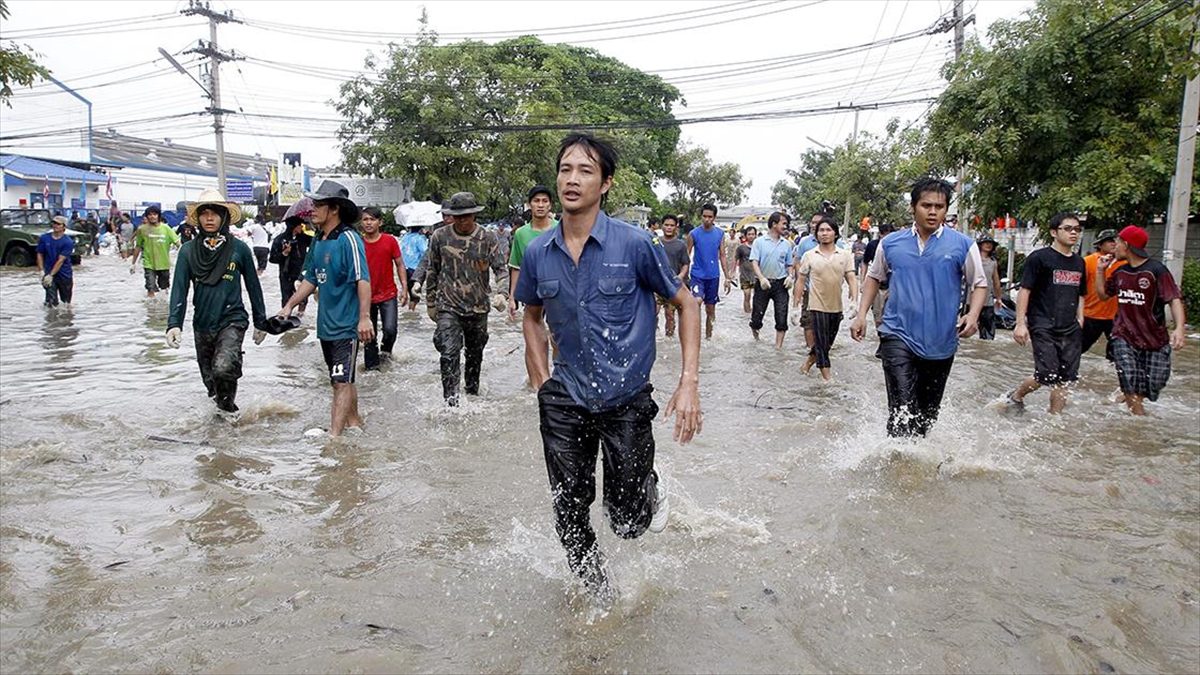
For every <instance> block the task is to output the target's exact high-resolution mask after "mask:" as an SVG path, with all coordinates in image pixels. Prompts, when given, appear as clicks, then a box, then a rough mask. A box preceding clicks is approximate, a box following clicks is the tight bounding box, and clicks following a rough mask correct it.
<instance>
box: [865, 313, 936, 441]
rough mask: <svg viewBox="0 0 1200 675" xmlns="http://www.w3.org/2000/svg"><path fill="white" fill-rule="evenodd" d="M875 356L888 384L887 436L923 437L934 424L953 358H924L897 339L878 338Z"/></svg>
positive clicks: (882, 336) (884, 336) (883, 336)
mask: <svg viewBox="0 0 1200 675" xmlns="http://www.w3.org/2000/svg"><path fill="white" fill-rule="evenodd" d="M875 356H877V357H879V358H880V359H881V360H882V361H883V380H884V383H885V384H886V385H887V397H888V423H887V432H888V436H893V437H906V436H924V435H925V434H927V433H929V429H930V428H932V427H933V423H934V422H936V421H937V418H938V412H939V411H940V410H941V407H942V394H944V393H945V391H946V380H947V379H948V378H949V377H950V367H951V366H952V365H954V357H953V356H951V357H950V358H948V359H923V358H921V357H919V356H917V355H916V354H914V353H913V352H912V350H910V349H909V348H908V345H906V344H904V341H903V340H901V339H900V338H897V337H891V336H887V335H881V336H880V337H879V349H878V351H876V352H875Z"/></svg>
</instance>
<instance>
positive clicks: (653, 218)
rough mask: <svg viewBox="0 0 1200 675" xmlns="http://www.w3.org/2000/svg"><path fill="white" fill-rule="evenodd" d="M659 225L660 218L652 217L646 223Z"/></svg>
mask: <svg viewBox="0 0 1200 675" xmlns="http://www.w3.org/2000/svg"><path fill="white" fill-rule="evenodd" d="M658 223H659V220H658V216H650V219H649V220H647V221H646V224H647V225H657V224H658Z"/></svg>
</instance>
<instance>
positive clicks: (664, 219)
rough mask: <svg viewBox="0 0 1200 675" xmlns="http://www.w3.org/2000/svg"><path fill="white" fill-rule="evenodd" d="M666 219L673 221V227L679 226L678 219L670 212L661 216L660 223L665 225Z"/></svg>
mask: <svg viewBox="0 0 1200 675" xmlns="http://www.w3.org/2000/svg"><path fill="white" fill-rule="evenodd" d="M668 220H669V221H671V222H673V223H675V227H679V219H678V218H676V217H675V216H673V215H671V214H670V213H668V214H667V215H665V216H663V217H662V224H663V225H666V224H667V221H668Z"/></svg>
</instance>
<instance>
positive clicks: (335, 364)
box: [279, 180, 375, 436]
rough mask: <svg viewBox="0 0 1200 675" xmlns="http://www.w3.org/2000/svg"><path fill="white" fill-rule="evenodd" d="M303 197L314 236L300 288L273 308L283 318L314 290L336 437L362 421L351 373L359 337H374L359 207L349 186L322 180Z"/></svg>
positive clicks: (365, 339) (331, 429)
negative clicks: (316, 235) (309, 204)
mask: <svg viewBox="0 0 1200 675" xmlns="http://www.w3.org/2000/svg"><path fill="white" fill-rule="evenodd" d="M307 196H308V197H309V198H310V199H312V201H313V212H312V224H313V226H314V227H315V228H316V229H317V230H318V233H319V235H320V236H319V238H318V239H317V240H316V241H314V242H313V244H312V247H311V248H310V249H309V252H308V258H307V259H306V260H305V262H304V279H303V281H301V282H300V288H299V289H297V290H296V292H295V294H293V295H292V297H291V299H289V300H288V301H287V303H285V304H284V306H283V309H281V310H279V316H280V317H283V318H287V317H288V316H290V315H291V312H292V309H293V308H294V307H296V306H297V305H299V304H300V303H301V302H303V301H304V300H305V299H306V298H308V296H310V295H312V293H313V291H320V296H319V301H318V302H317V338H318V339H319V340H320V341H321V354H322V355H323V356H324V357H325V366H326V367H327V368H329V383H330V384H331V385H332V386H333V406H332V411H331V413H330V421H329V435H330V436H340V435H341V433H342V431H343V430H344V429H346V427H354V428H358V429H361V428H362V425H363V420H362V416H361V415H359V413H358V390H357V389H356V388H355V387H354V375H355V369H356V367H357V365H358V344H359V341H360V340H361V341H363V342H368V341H370V340H371V339H373V338H374V337H375V329H374V328H373V327H372V326H371V317H370V314H369V312H370V309H371V278H370V272H369V271H368V269H367V256H366V252H365V251H364V249H363V242H362V238H361V237H359V236H358V233H357V232H355V231H354V224H355V223H356V222H358V219H359V210H358V206H356V205H355V204H354V202H353V201H351V200H350V191H349V190H347V189H346V188H345V187H343V186H342V185H341V184H340V183H335V182H333V181H331V180H326V181H323V182H322V183H321V186H320V187H319V188H317V191H316V192H315V193H311V194H308V195H307Z"/></svg>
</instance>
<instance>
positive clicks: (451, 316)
mask: <svg viewBox="0 0 1200 675" xmlns="http://www.w3.org/2000/svg"><path fill="white" fill-rule="evenodd" d="M487 319H488V317H487V314H455V313H453V312H438V315H437V328H436V329H435V330H434V331H433V346H434V347H436V348H437V350H438V353H440V354H441V355H442V360H441V366H442V396H443V397H445V399H446V401H447V402H451V403H453V402H457V400H458V378H459V371H460V369H461V371H462V376H463V379H464V380H465V382H464V386H463V389H464V390H465V391H466V392H467V393H468V394H471V395H475V394H478V393H479V371H480V370H481V369H482V368H483V348H484V346H486V345H487V342H488V330H487ZM464 348H465V349H466V352H467V353H466V365H465V366H464V365H461V363H460V361H459V354H460V353H461V352H462V351H463V350H464Z"/></svg>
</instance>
